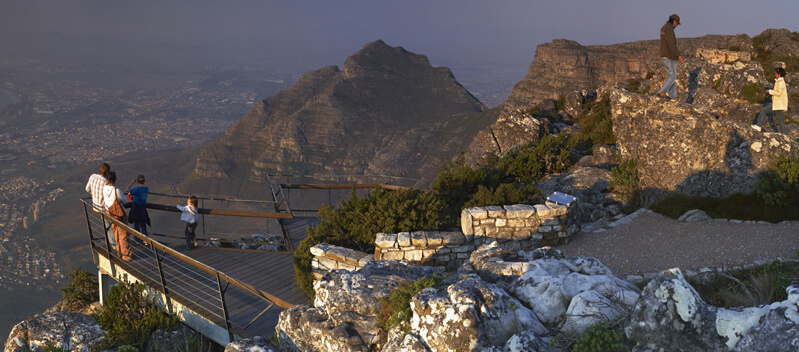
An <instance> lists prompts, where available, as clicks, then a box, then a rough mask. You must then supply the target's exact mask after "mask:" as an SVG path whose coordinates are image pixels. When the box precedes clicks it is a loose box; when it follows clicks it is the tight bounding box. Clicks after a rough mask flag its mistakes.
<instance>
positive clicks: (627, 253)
mask: <svg viewBox="0 0 799 352" xmlns="http://www.w3.org/2000/svg"><path fill="white" fill-rule="evenodd" d="M558 249H560V250H562V251H563V252H564V254H566V256H567V257H572V256H590V257H595V258H598V259H599V260H601V261H602V262H603V263H605V265H607V266H609V267H610V268H611V269H612V270H613V273H614V274H615V275H616V276H619V277H625V276H626V275H633V274H643V273H655V272H659V271H661V270H665V269H669V268H674V267H679V268H680V269H682V270H687V269H694V270H697V269H700V268H703V267H713V268H715V267H719V266H737V265H744V264H751V263H753V262H754V261H757V260H766V259H776V258H792V259H796V258H797V250H799V221H791V222H782V223H779V224H767V223H760V224H745V223H743V224H736V223H732V222H718V221H715V220H708V221H701V222H695V223H682V222H679V221H676V220H674V219H671V218H669V217H666V216H662V215H660V214H656V213H653V212H650V211H645V212H642V213H641V214H640V215H639V216H638V217H636V218H634V219H632V221H630V222H629V223H626V224H620V225H618V226H617V227H615V228H609V229H606V230H605V231H603V232H588V233H579V234H577V235H575V236H574V237H573V238H572V240H571V242H570V243H568V244H566V245H562V246H558Z"/></svg>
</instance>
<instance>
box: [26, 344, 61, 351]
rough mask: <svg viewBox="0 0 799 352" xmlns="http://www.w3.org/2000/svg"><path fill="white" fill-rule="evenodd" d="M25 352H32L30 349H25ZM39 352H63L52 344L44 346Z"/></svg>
mask: <svg viewBox="0 0 799 352" xmlns="http://www.w3.org/2000/svg"><path fill="white" fill-rule="evenodd" d="M25 352H33V351H32V350H31V349H26V350H25ZM39 352H65V351H64V349H63V348H61V347H56V345H54V344H52V343H49V342H48V343H47V344H45V345H44V348H42V349H41V350H39Z"/></svg>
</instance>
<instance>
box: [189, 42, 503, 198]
mask: <svg viewBox="0 0 799 352" xmlns="http://www.w3.org/2000/svg"><path fill="white" fill-rule="evenodd" d="M484 110H486V107H485V106H484V105H483V104H481V103H480V102H479V101H478V100H477V99H476V98H475V97H474V96H472V95H471V94H470V93H469V92H468V91H467V90H466V89H465V88H463V87H462V86H461V85H460V84H459V83H458V81H456V80H455V78H454V77H453V75H452V72H451V71H450V70H449V69H448V68H446V67H432V66H431V65H430V63H429V62H428V60H427V57H425V56H423V55H419V54H414V53H411V52H408V51H406V50H405V49H403V48H401V47H391V46H388V45H386V43H384V42H382V41H380V40H378V41H375V42H372V43H369V44H366V45H365V46H364V47H363V49H361V50H360V51H358V52H357V53H355V54H354V55H352V56H350V57H349V58H347V60H346V62H345V64H344V68H343V69H339V68H338V67H336V66H329V67H324V68H321V69H319V70H316V71H311V72H308V73H306V74H305V75H303V76H302V77H301V78H300V80H299V81H298V82H297V83H296V84H294V85H293V86H292V87H291V88H289V89H286V90H284V91H281V92H279V93H278V94H276V95H274V96H272V97H270V98H267V99H265V100H263V101H261V102H260V103H259V104H258V105H257V106H256V107H255V108H254V109H253V110H252V111H250V112H249V113H248V114H247V115H246V116H244V117H243V118H242V119H241V120H239V121H238V122H237V123H236V124H235V125H234V126H233V127H232V128H231V129H230V130H228V131H227V133H226V134H225V136H224V137H222V138H221V139H220V140H218V141H216V142H213V143H210V144H209V145H206V146H205V147H203V148H202V150H201V153H200V156H199V158H198V159H197V163H196V167H195V169H194V174H195V175H196V176H198V177H200V178H204V179H222V180H230V181H234V180H231V179H242V178H243V179H246V180H248V181H254V182H263V181H264V177H265V175H266V174H267V173H281V174H286V173H289V174H315V175H332V174H338V175H342V174H345V175H350V174H353V175H380V174H383V175H393V176H405V177H411V178H422V177H428V178H429V177H431V175H435V174H436V173H437V171H438V169H439V167H440V166H441V164H442V163H443V161H444V160H445V158H448V157H452V156H454V155H457V153H458V152H460V151H461V150H466V149H467V147H468V143H469V142H470V141H471V138H472V136H474V135H475V134H476V133H477V131H479V130H481V129H484V128H486V127H487V126H488V125H490V124H491V123H493V121H494V120H496V116H494V117H493V118H491V117H486V116H485V115H482V114H479V113H481V112H483V111H484ZM234 183H236V182H234Z"/></svg>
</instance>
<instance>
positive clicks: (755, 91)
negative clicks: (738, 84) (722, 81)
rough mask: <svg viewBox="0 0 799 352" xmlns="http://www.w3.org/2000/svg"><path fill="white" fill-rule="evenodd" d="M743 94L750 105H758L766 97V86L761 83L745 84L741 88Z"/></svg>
mask: <svg viewBox="0 0 799 352" xmlns="http://www.w3.org/2000/svg"><path fill="white" fill-rule="evenodd" d="M741 94H743V96H744V97H745V98H746V100H747V101H749V102H750V103H757V102H759V101H762V100H763V99H765V97H766V95H765V94H766V93H765V86H763V85H762V84H760V83H748V84H744V86H743V87H742V88H741Z"/></svg>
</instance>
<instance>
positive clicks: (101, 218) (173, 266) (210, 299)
mask: <svg viewBox="0 0 799 352" xmlns="http://www.w3.org/2000/svg"><path fill="white" fill-rule="evenodd" d="M81 201H82V202H83V208H84V213H85V214H86V225H87V228H88V234H89V241H90V244H91V247H92V250H93V251H94V252H96V253H98V254H99V255H103V256H105V257H106V258H108V260H110V261H111V262H113V263H114V264H116V265H119V266H122V267H124V268H125V269H126V270H128V271H129V272H135V273H137V274H138V275H136V278H137V279H138V280H140V281H142V282H144V283H145V284H147V285H148V286H149V287H151V288H153V289H155V290H157V291H159V292H161V293H162V294H164V296H165V297H166V298H167V300H172V299H174V300H177V301H178V302H180V303H181V304H183V305H185V306H187V307H189V308H190V309H192V310H195V311H198V313H201V315H203V316H204V317H206V318H207V319H208V320H210V321H213V322H214V323H216V324H217V325H219V326H222V327H224V328H226V329H227V331H228V334H229V335H230V338H231V341H233V334H234V333H235V334H237V335H239V336H241V337H249V336H251V334H250V333H247V328H248V327H250V326H251V325H252V324H253V323H255V322H256V321H257V320H258V319H259V318H261V317H262V316H263V315H264V314H265V313H266V312H267V311H268V310H269V309H270V308H272V307H273V306H274V305H276V304H277V305H279V306H281V307H284V308H286V307H290V306H292V305H291V304H287V303H285V302H283V301H281V300H279V299H277V298H276V297H274V296H271V295H269V294H268V293H265V292H263V291H260V290H258V289H255V288H254V287H252V286H250V285H248V284H246V283H244V282H241V281H239V280H237V279H234V278H232V277H230V276H228V275H226V274H225V273H222V272H220V271H218V270H215V269H213V268H211V267H209V266H207V265H205V264H203V263H200V262H198V261H196V260H194V259H192V258H190V257H188V256H186V255H184V254H182V253H180V252H178V251H176V250H174V249H172V248H170V247H168V246H165V245H163V244H161V243H159V242H158V241H155V240H153V239H152V238H149V237H147V236H144V235H143V234H141V233H139V232H138V231H136V230H134V229H133V228H131V227H129V226H128V224H125V223H123V222H121V221H119V220H116V219H114V218H112V217H111V216H109V215H108V214H107V213H104V212H98V211H95V209H94V207H93V206H92V205H91V204H90V202H91V201H90V200H89V202H87V201H86V200H81ZM112 224H113V225H115V226H119V227H121V228H122V229H124V230H125V231H126V232H127V240H128V243H129V244H130V247H131V252H132V255H131V259H130V260H129V261H126V260H123V258H122V256H121V255H120V253H119V252H118V251H117V250H116V249H115V245H114V242H115V241H114V240H112V239H111V238H113V233H112V230H111V225H112ZM165 303H167V304H166V306H167V307H170V306H171V305H170V304H168V303H169V302H165ZM231 306H235V307H237V309H246V310H248V311H250V312H259V313H258V314H255V315H254V316H253V314H249V315H242V316H236V317H235V318H231V317H232V315H231V314H230V313H231V312H230V307H231Z"/></svg>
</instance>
